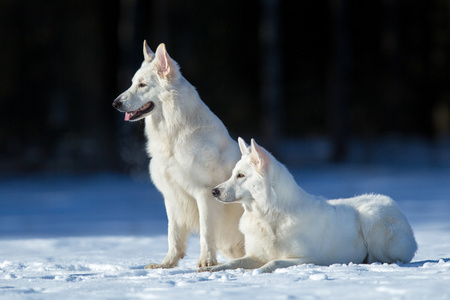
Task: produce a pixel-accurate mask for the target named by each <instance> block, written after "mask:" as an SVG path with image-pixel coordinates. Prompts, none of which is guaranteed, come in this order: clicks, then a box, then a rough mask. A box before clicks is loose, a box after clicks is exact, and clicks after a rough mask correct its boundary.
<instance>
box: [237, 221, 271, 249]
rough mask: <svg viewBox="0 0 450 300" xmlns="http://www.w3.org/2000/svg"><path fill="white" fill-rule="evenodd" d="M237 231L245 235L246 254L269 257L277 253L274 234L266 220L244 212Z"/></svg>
mask: <svg viewBox="0 0 450 300" xmlns="http://www.w3.org/2000/svg"><path fill="white" fill-rule="evenodd" d="M239 229H240V230H241V232H242V233H243V234H244V235H245V248H246V251H247V252H248V253H250V254H254V255H257V256H259V257H261V256H268V257H270V256H272V253H274V252H277V251H276V247H277V236H276V233H275V232H274V229H273V226H271V225H270V223H269V222H267V221H266V220H264V219H262V218H259V217H257V216H255V215H253V214H251V213H249V212H244V214H243V216H242V218H241V221H240V224H239Z"/></svg>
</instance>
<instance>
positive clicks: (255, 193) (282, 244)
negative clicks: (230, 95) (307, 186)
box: [202, 138, 417, 272]
mask: <svg viewBox="0 0 450 300" xmlns="http://www.w3.org/2000/svg"><path fill="white" fill-rule="evenodd" d="M238 141H239V147H240V149H241V152H242V158H241V160H240V161H239V162H238V163H237V164H236V166H235V168H234V170H233V173H232V177H231V178H230V179H229V180H227V181H226V182H224V183H222V184H220V185H218V186H217V187H216V188H214V189H213V190H212V194H213V196H214V197H216V198H217V199H218V200H219V201H221V202H223V203H242V204H243V207H244V214H243V216H242V218H241V220H240V227H239V229H240V230H241V231H242V233H243V234H244V236H245V251H246V255H245V256H244V257H242V258H239V259H236V260H232V261H230V262H228V263H225V264H223V265H219V266H215V267H212V268H207V269H202V270H211V271H220V270H226V269H236V268H244V269H254V268H261V271H262V272H272V271H273V270H275V269H277V268H285V267H289V266H293V265H299V264H305V263H312V264H318V265H330V264H334V263H350V262H353V263H372V262H382V263H395V262H402V263H408V262H410V261H411V259H412V258H413V256H414V253H415V252H416V250H417V244H416V241H415V239H414V234H413V231H412V230H411V226H410V225H409V223H408V221H407V219H406V217H405V216H404V215H403V213H402V212H401V211H400V210H399V208H398V207H397V205H396V204H395V202H394V201H393V200H392V199H391V198H389V197H387V196H383V195H374V194H366V195H361V196H358V197H354V198H348V199H337V200H323V199H321V198H318V197H315V196H312V195H309V194H307V193H306V192H305V191H304V190H303V189H301V188H300V187H299V186H298V185H297V184H296V182H295V181H294V178H293V177H292V175H291V174H290V173H289V171H288V170H287V169H286V167H285V166H283V165H282V164H281V163H279V162H278V161H277V160H276V159H275V158H274V157H273V156H272V155H271V154H270V153H268V152H267V151H266V150H265V149H263V148H261V147H260V146H258V145H257V144H256V143H255V141H254V140H253V139H252V141H251V148H249V147H248V146H247V145H246V144H245V142H244V141H243V140H242V139H241V138H239V140H238Z"/></svg>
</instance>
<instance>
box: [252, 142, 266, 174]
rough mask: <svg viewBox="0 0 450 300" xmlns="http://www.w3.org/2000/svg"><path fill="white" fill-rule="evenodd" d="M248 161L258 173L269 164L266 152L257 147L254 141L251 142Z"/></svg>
mask: <svg viewBox="0 0 450 300" xmlns="http://www.w3.org/2000/svg"><path fill="white" fill-rule="evenodd" d="M250 148H251V153H250V160H251V162H252V163H253V164H254V165H255V167H256V170H257V171H258V172H262V171H263V169H264V168H265V167H266V166H267V164H268V162H269V157H268V156H267V152H266V150H264V149H263V148H262V147H261V146H259V145H258V144H257V143H256V142H255V140H254V139H252V141H251V146H250Z"/></svg>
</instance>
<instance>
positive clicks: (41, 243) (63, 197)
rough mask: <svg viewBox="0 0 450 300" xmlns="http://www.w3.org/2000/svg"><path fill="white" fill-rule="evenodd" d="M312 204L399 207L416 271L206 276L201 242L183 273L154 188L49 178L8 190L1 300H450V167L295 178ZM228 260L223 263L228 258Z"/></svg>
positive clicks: (12, 181) (0, 203)
mask: <svg viewBox="0 0 450 300" xmlns="http://www.w3.org/2000/svg"><path fill="white" fill-rule="evenodd" d="M290 170H291V171H292V172H293V174H294V176H295V178H296V180H297V182H298V183H299V184H300V185H301V186H302V187H303V188H304V189H305V190H306V191H307V192H309V193H313V194H316V195H322V196H325V197H327V198H336V197H350V196H354V195H357V194H361V193H370V192H377V193H383V194H387V195H389V196H391V197H393V198H394V199H395V200H397V202H398V204H399V206H400V208H401V209H402V210H403V211H404V212H405V214H406V216H407V217H408V219H409V220H410V222H411V225H412V227H413V229H414V232H415V236H416V239H417V242H418V245H419V250H418V252H417V254H416V256H415V257H414V259H413V261H412V262H411V263H409V264H404V265H402V264H370V265H363V264H352V263H350V264H348V265H342V264H335V265H331V266H326V267H325V266H314V265H300V266H295V267H290V268H287V269H279V270H277V271H275V272H274V273H272V274H261V273H260V272H258V270H253V271H244V270H231V271H224V272H218V273H208V272H205V273H198V272H197V269H196V267H195V266H196V263H197V258H198V255H199V252H200V251H199V240H198V237H197V236H192V237H191V238H190V239H189V244H188V251H187V256H186V257H185V258H184V259H183V260H181V261H180V264H179V266H178V267H177V268H174V269H168V270H145V269H144V268H143V267H144V266H145V265H146V264H147V263H150V262H160V261H161V260H162V259H163V257H164V255H165V253H166V251H167V235H166V230H167V220H166V216H165V209H164V204H163V201H162V197H161V195H160V194H159V192H158V191H157V190H155V188H154V187H153V186H152V184H151V183H150V182H149V180H148V179H146V178H138V179H136V178H131V177H129V176H127V175H121V174H91V175H84V176H82V175H42V174H34V175H27V176H20V177H5V176H3V177H2V178H1V180H0V299H82V298H87V299H200V298H202V299H203V298H206V299H249V298H255V299H449V298H450V284H449V282H450V167H443V166H434V167H426V166H420V167H416V168H412V167H407V166H400V167H399V166H394V165H384V166H378V167H374V166H364V165H335V166H322V167H308V168H298V167H297V168H296V167H290ZM219 260H221V261H224V258H223V257H221V256H219Z"/></svg>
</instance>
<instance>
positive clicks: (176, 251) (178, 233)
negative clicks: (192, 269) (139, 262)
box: [145, 192, 189, 269]
mask: <svg viewBox="0 0 450 300" xmlns="http://www.w3.org/2000/svg"><path fill="white" fill-rule="evenodd" d="M164 195H165V197H164V200H165V204H166V212H167V219H168V221H169V224H168V232H167V234H168V246H169V250H168V251H167V254H166V257H165V258H164V259H163V261H162V262H161V263H160V264H154V263H152V264H148V265H147V266H146V267H145V268H146V269H160V268H163V269H168V268H173V267H176V266H177V265H178V261H179V260H180V259H182V258H183V257H184V256H185V253H186V242H187V236H188V234H189V230H188V228H187V227H186V225H185V224H183V223H180V222H179V218H180V216H181V215H182V214H184V213H185V212H183V211H181V210H180V208H179V207H178V202H176V201H173V200H174V199H177V198H176V197H174V198H166V197H167V195H171V194H170V193H168V192H166V193H165V194H164ZM170 200H172V201H170Z"/></svg>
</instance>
